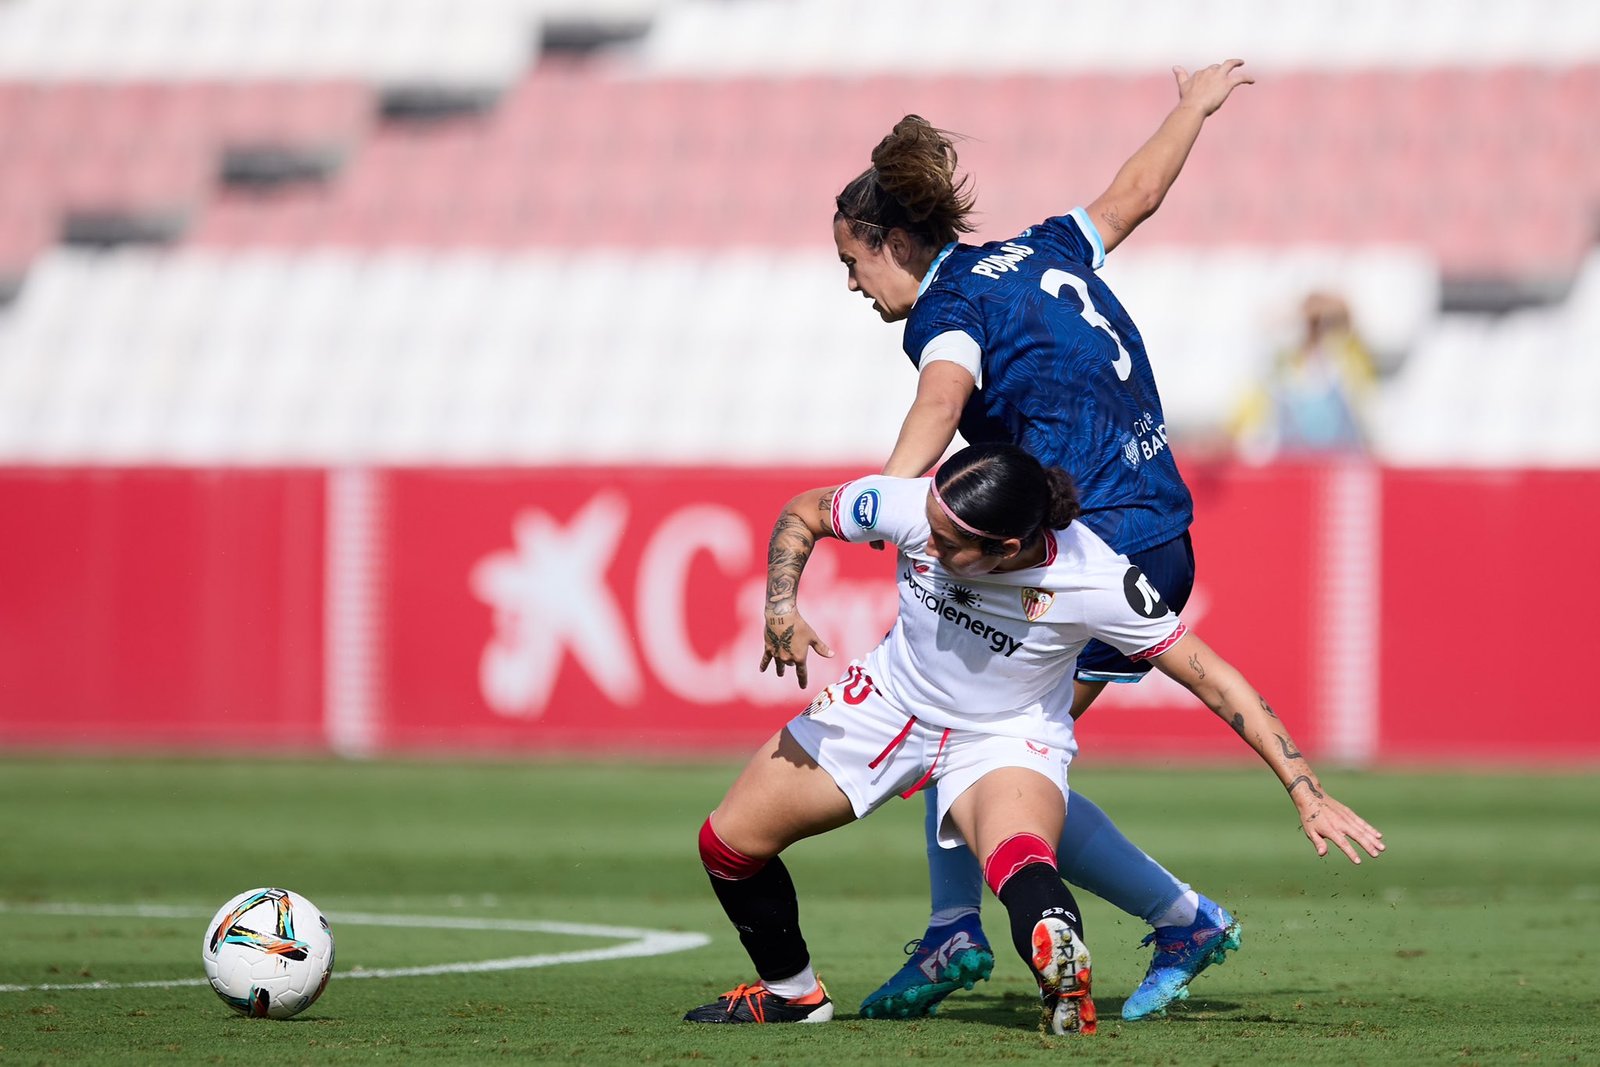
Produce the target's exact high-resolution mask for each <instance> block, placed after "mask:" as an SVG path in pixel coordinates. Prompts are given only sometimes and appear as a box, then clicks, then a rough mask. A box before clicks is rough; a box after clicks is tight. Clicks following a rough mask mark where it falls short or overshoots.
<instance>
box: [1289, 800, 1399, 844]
mask: <svg viewBox="0 0 1600 1067" xmlns="http://www.w3.org/2000/svg"><path fill="white" fill-rule="evenodd" d="M1304 785H1305V787H1303V788H1299V789H1292V790H1291V791H1290V793H1289V795H1290V796H1291V797H1292V798H1293V799H1294V806H1295V810H1296V811H1298V812H1299V813H1300V828H1301V829H1302V830H1304V831H1305V835H1306V838H1307V839H1308V840H1309V841H1310V842H1311V847H1312V848H1315V849H1316V850H1317V855H1319V856H1326V855H1327V854H1328V845H1329V844H1330V843H1332V844H1333V845H1334V847H1336V848H1338V850H1339V851H1340V852H1343V853H1344V854H1345V855H1346V856H1348V857H1349V859H1350V862H1351V863H1354V864H1360V863H1361V853H1360V852H1357V851H1356V848H1355V845H1359V846H1360V847H1361V848H1363V849H1366V852H1367V855H1369V856H1372V857H1373V858H1377V856H1378V855H1379V854H1380V853H1382V852H1383V850H1384V849H1385V848H1387V847H1388V846H1387V845H1385V844H1384V843H1383V832H1382V831H1381V830H1379V829H1377V828H1376V827H1374V826H1373V825H1372V824H1371V823H1369V822H1367V820H1365V819H1363V818H1362V817H1361V816H1359V815H1357V814H1356V813H1355V812H1353V811H1351V810H1350V809H1349V808H1348V807H1346V806H1345V805H1343V804H1341V803H1339V801H1337V800H1335V799H1333V798H1332V797H1331V796H1328V795H1327V794H1326V793H1323V792H1322V791H1320V790H1318V789H1315V788H1309V787H1310V785H1311V783H1310V782H1309V781H1306V782H1305V783H1304ZM1352 842H1354V844H1352Z"/></svg>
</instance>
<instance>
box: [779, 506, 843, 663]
mask: <svg viewBox="0 0 1600 1067" xmlns="http://www.w3.org/2000/svg"><path fill="white" fill-rule="evenodd" d="M838 490H839V487H838V486H831V487H829V488H827V489H813V490H811V491H810V492H806V493H801V494H800V495H799V496H797V497H795V498H794V499H793V500H791V501H789V503H788V504H787V505H786V506H785V507H784V509H783V512H782V513H781V514H779V516H778V521H777V522H775V523H773V524H772V537H771V539H770V540H769V541H768V542H767V604H766V613H765V614H766V627H765V633H764V634H763V643H764V644H765V646H766V648H765V650H764V651H763V652H762V654H761V669H762V670H763V671H764V670H766V669H767V664H769V663H774V664H776V665H777V673H778V677H780V678H782V677H783V668H784V667H785V666H791V667H793V668H794V675H795V680H796V681H798V682H799V683H800V688H801V689H804V688H805V687H806V654H807V653H808V652H810V650H811V649H816V650H817V655H819V656H825V657H828V658H830V659H831V658H832V657H833V649H831V648H829V647H828V646H827V645H826V644H824V643H823V641H822V639H821V638H820V637H818V636H817V635H816V633H815V632H813V631H812V629H811V624H810V623H808V622H806V620H805V619H803V618H801V617H800V606H799V603H798V598H799V595H800V572H801V571H803V570H805V567H806V560H808V559H810V558H811V549H812V548H813V547H815V545H816V543H817V538H819V537H834V536H837V535H836V534H835V533H834V529H833V523H832V520H831V519H830V515H831V514H832V511H833V495H834V494H835V493H836V492H838Z"/></svg>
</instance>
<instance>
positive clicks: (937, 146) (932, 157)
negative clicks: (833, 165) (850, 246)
mask: <svg viewBox="0 0 1600 1067" xmlns="http://www.w3.org/2000/svg"><path fill="white" fill-rule="evenodd" d="M954 138H955V135H954V134H951V133H949V132H947V131H945V130H940V129H936V128H935V127H934V126H932V125H931V124H930V123H929V122H928V120H927V119H925V118H923V117H922V116H921V115H907V116H906V117H905V118H903V119H901V120H900V121H899V122H897V123H895V124H894V131H893V132H892V133H890V134H889V136H887V137H885V138H884V139H883V140H881V141H879V142H878V147H877V148H874V149H873V150H872V166H871V167H868V168H867V169H866V170H864V171H862V172H861V173H860V174H859V175H857V176H856V178H855V180H854V181H852V182H851V183H850V184H849V185H846V186H845V187H844V192H842V193H840V194H839V195H838V196H836V197H834V200H833V206H834V216H833V218H834V221H835V222H837V221H839V220H840V219H843V220H845V221H846V222H848V223H849V224H850V232H851V234H852V235H854V236H855V238H856V239H857V240H859V241H863V242H865V243H866V245H867V247H868V248H872V249H878V248H881V247H882V246H883V238H884V235H885V234H887V233H888V232H889V231H890V230H892V229H901V230H904V231H906V232H907V233H908V234H910V235H911V236H912V237H913V238H915V239H916V240H918V241H920V242H921V243H922V244H924V245H928V246H930V247H933V248H940V247H942V246H944V245H946V244H949V243H950V242H951V241H954V240H955V239H956V236H957V235H958V234H963V233H971V232H972V224H971V223H969V222H968V221H967V218H968V216H969V215H971V214H972V207H973V201H974V196H975V194H974V193H973V192H972V189H971V185H972V178H971V176H970V175H965V174H963V175H962V176H961V177H960V179H959V180H958V179H957V178H956V149H955V144H954Z"/></svg>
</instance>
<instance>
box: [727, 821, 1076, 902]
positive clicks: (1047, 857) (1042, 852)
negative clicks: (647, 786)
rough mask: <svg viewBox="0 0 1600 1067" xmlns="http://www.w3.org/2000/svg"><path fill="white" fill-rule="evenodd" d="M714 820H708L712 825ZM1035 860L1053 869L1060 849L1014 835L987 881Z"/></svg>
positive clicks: (996, 884)
mask: <svg viewBox="0 0 1600 1067" xmlns="http://www.w3.org/2000/svg"><path fill="white" fill-rule="evenodd" d="M709 822H710V820H707V824H708V825H709ZM1035 863H1042V864H1045V865H1046V866H1048V867H1049V868H1050V870H1051V871H1054V870H1055V867H1056V852H1055V849H1053V848H1051V847H1050V842H1048V841H1046V840H1045V839H1044V838H1042V837H1040V836H1039V835H1038V834H1012V835H1011V836H1010V837H1008V838H1006V839H1005V840H1004V841H1002V842H1000V843H999V844H998V845H996V846H995V848H994V851H993V852H991V853H989V858H988V859H987V860H985V861H984V862H983V880H984V881H985V882H987V883H988V885H989V889H990V890H991V891H993V893H994V895H995V896H997V897H998V896H999V895H1000V890H1002V889H1004V888H1005V884H1006V883H1007V882H1009V881H1010V880H1011V879H1012V877H1013V876H1014V875H1016V874H1017V873H1018V872H1019V871H1021V870H1022V869H1023V868H1025V867H1029V866H1032V865H1033V864H1035Z"/></svg>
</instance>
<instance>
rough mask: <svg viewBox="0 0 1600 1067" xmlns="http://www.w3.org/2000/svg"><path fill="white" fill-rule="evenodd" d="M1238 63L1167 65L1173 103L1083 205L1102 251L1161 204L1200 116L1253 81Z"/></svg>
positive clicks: (1196, 131) (1197, 130) (1184, 157)
mask: <svg viewBox="0 0 1600 1067" xmlns="http://www.w3.org/2000/svg"><path fill="white" fill-rule="evenodd" d="M1242 62H1243V61H1242V60H1238V59H1230V60H1228V61H1227V62H1226V63H1213V64H1212V65H1211V66H1209V67H1204V68H1202V69H1200V70H1197V71H1195V72H1194V73H1193V74H1190V73H1189V72H1188V71H1186V70H1184V69H1183V68H1182V67H1173V68H1172V76H1173V77H1174V78H1175V79H1177V82H1178V103H1177V106H1175V107H1174V108H1173V109H1172V111H1171V113H1169V114H1168V115H1167V117H1166V119H1165V120H1163V121H1162V123H1161V126H1160V127H1159V128H1158V129H1157V130H1156V132H1155V133H1154V134H1153V135H1151V137H1150V139H1149V140H1148V141H1146V142H1145V143H1144V144H1143V145H1142V146H1141V147H1140V148H1139V150H1138V151H1137V152H1135V153H1134V154H1133V155H1132V156H1130V157H1128V161H1127V162H1126V163H1124V164H1123V165H1122V168H1121V169H1120V170H1118V171H1117V176H1116V177H1115V178H1113V179H1112V180H1111V185H1110V187H1109V188H1107V189H1106V191H1105V192H1103V193H1101V194H1100V195H1099V196H1098V197H1097V198H1096V199H1095V201H1094V203H1092V204H1090V205H1089V207H1088V212H1089V217H1090V218H1091V219H1093V220H1094V224H1095V228H1096V229H1098V230H1099V231H1100V239H1101V240H1102V241H1103V242H1105V250H1106V251H1107V252H1109V251H1111V250H1112V249H1113V248H1115V247H1117V245H1119V244H1121V243H1122V240H1123V238H1125V237H1127V236H1128V235H1129V234H1130V233H1132V232H1133V229H1134V227H1135V226H1137V225H1139V223H1141V222H1143V221H1144V220H1145V219H1147V218H1149V217H1150V216H1151V215H1153V214H1155V210H1156V208H1158V207H1160V206H1161V201H1162V199H1163V198H1164V197H1165V196H1166V195H1167V190H1168V189H1171V188H1172V183H1173V182H1175V181H1177V180H1178V172H1179V171H1181V170H1182V169H1183V164H1184V161H1185V160H1187V159H1188V158H1189V149H1191V148H1193V147H1194V142H1195V139H1196V138H1198V137H1199V136H1200V127H1201V125H1202V124H1203V123H1204V122H1205V120H1206V117H1207V116H1209V115H1210V114H1211V113H1212V112H1214V111H1216V110H1217V108H1219V107H1221V106H1222V103H1223V101H1225V100H1227V99H1228V94H1229V93H1231V92H1233V90H1234V89H1235V88H1236V87H1237V86H1240V85H1247V84H1249V83H1250V82H1253V81H1255V79H1254V78H1252V77H1250V76H1249V75H1248V74H1245V73H1243V72H1242V71H1240V70H1239V69H1238V68H1239V66H1240V64H1241V63H1242Z"/></svg>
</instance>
